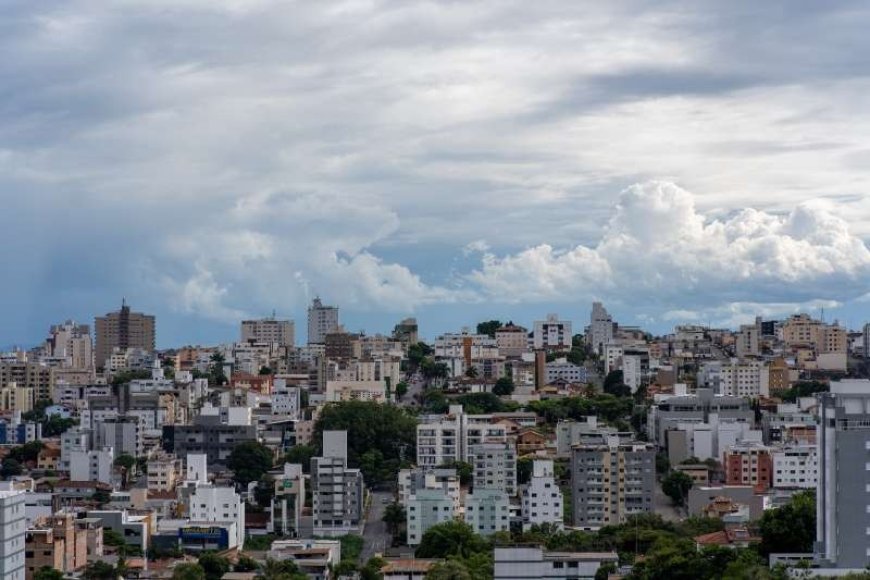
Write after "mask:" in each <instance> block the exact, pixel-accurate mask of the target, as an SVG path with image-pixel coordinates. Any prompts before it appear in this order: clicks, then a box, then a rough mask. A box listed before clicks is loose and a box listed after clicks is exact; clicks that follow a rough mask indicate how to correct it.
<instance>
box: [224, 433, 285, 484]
mask: <svg viewBox="0 0 870 580" xmlns="http://www.w3.org/2000/svg"><path fill="white" fill-rule="evenodd" d="M273 463H274V457H273V455H272V451H271V450H270V449H269V448H268V447H266V446H265V445H263V444H262V443H260V442H258V441H244V442H242V443H239V444H238V445H236V446H235V448H234V449H233V451H232V452H231V453H230V456H229V457H228V458H227V467H228V468H230V469H231V470H232V472H233V480H234V481H235V482H236V483H237V484H239V485H240V486H242V487H247V486H248V484H249V483H251V482H252V481H258V480H259V479H260V478H261V477H263V474H264V473H266V472H267V471H269V470H270V469H272V465H273Z"/></svg>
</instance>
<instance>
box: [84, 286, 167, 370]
mask: <svg viewBox="0 0 870 580" xmlns="http://www.w3.org/2000/svg"><path fill="white" fill-rule="evenodd" d="M155 328H156V319H155V318H154V316H151V315H149V314H143V313H141V312H133V311H131V310H130V307H129V306H127V303H126V302H122V303H121V309H120V310H118V311H117V312H109V313H108V314H106V315H105V316H98V317H96V319H94V330H95V333H96V341H95V345H94V364H95V365H96V367H97V368H103V367H105V366H106V361H107V360H108V359H109V357H110V356H111V355H112V353H113V352H114V351H115V349H119V350H121V351H126V350H127V349H129V348H133V349H142V350H144V351H147V352H154V348H155V346H156V343H155Z"/></svg>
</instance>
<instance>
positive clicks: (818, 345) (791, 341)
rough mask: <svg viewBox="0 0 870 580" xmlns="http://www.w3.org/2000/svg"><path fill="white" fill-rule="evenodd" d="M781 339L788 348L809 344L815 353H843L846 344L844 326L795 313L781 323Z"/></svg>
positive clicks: (846, 338) (846, 337) (846, 336)
mask: <svg viewBox="0 0 870 580" xmlns="http://www.w3.org/2000/svg"><path fill="white" fill-rule="evenodd" d="M782 339H783V341H784V342H785V343H786V345H788V346H789V347H790V348H794V347H801V346H809V347H811V348H812V349H813V350H814V351H815V352H816V354H827V353H844V352H846V346H847V344H848V335H847V332H846V329H845V328H842V327H840V326H839V325H837V324H825V323H824V322H822V321H820V320H813V319H812V318H810V317H809V315H807V314H795V315H794V316H792V317H790V318H789V319H788V320H786V321H785V323H784V324H783V325H782Z"/></svg>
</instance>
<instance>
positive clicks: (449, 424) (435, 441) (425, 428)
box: [417, 405, 507, 468]
mask: <svg viewBox="0 0 870 580" xmlns="http://www.w3.org/2000/svg"><path fill="white" fill-rule="evenodd" d="M491 421H492V415H468V414H466V413H465V412H464V411H463V410H462V405H451V406H450V409H449V411H448V413H447V414H446V415H442V416H437V417H428V418H427V417H424V418H423V419H421V422H420V424H419V425H417V464H418V465H420V466H421V467H425V468H430V467H439V466H441V465H445V464H448V463H451V462H456V461H468V459H469V450H470V448H471V446H472V445H476V444H478V443H503V442H505V441H507V427H505V425H503V424H497V423H492V422H491Z"/></svg>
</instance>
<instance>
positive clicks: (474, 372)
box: [465, 365, 477, 379]
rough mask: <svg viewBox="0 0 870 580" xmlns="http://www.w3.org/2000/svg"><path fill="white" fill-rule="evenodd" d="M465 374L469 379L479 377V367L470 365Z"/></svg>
mask: <svg viewBox="0 0 870 580" xmlns="http://www.w3.org/2000/svg"><path fill="white" fill-rule="evenodd" d="M465 376H466V377H468V378H469V379H476V378H477V367H476V366H473V365H472V366H470V367H468V368H467V369H465Z"/></svg>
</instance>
